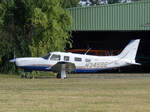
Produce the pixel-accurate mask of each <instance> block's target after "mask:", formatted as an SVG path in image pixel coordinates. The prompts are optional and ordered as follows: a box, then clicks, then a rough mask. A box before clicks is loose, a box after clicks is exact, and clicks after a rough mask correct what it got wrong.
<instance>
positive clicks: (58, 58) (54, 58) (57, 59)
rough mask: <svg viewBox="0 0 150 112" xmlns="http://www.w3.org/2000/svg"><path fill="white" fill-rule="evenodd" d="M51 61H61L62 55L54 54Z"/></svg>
mask: <svg viewBox="0 0 150 112" xmlns="http://www.w3.org/2000/svg"><path fill="white" fill-rule="evenodd" d="M50 60H53V61H59V60H60V55H56V54H53V55H52V56H51V59H50Z"/></svg>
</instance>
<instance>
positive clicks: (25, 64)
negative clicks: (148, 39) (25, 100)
mask: <svg viewBox="0 0 150 112" xmlns="http://www.w3.org/2000/svg"><path fill="white" fill-rule="evenodd" d="M139 43H140V39H136V40H132V41H131V42H130V43H129V44H128V45H127V46H126V47H125V48H124V49H123V51H122V52H121V53H120V54H119V55H117V56H92V55H86V54H76V53H66V52H50V53H48V54H47V55H46V56H43V57H35V58H32V57H25V58H15V59H12V60H10V62H15V64H16V66H18V67H20V68H22V69H24V75H23V76H24V77H25V76H26V74H25V73H26V72H31V71H32V70H39V71H53V72H56V73H58V74H57V78H62V79H64V78H66V77H67V75H66V74H67V73H69V72H98V71H101V70H104V69H112V68H117V67H123V66H128V65H140V63H136V61H135V57H136V54H137V50H138V46H139Z"/></svg>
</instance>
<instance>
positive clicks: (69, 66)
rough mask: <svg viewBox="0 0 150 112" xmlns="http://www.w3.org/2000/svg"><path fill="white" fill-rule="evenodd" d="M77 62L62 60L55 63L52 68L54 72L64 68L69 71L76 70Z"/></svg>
mask: <svg viewBox="0 0 150 112" xmlns="http://www.w3.org/2000/svg"><path fill="white" fill-rule="evenodd" d="M75 68H76V67H75V64H74V63H70V62H65V61H60V62H58V63H56V64H55V65H53V66H52V67H51V70H52V71H53V72H58V73H59V72H61V71H62V70H64V71H65V72H67V73H70V72H73V71H75Z"/></svg>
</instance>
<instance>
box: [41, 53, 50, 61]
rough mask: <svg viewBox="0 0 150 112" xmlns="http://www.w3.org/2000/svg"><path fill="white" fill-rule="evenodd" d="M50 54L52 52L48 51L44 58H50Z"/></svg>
mask: <svg viewBox="0 0 150 112" xmlns="http://www.w3.org/2000/svg"><path fill="white" fill-rule="evenodd" d="M50 55H51V54H50V53H48V54H46V55H45V56H43V57H42V58H44V59H47V60H48V59H49V57H50Z"/></svg>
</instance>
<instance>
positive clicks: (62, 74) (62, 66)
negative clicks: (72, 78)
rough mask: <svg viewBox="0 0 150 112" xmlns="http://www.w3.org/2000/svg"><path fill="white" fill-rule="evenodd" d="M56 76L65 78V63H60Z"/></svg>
mask: <svg viewBox="0 0 150 112" xmlns="http://www.w3.org/2000/svg"><path fill="white" fill-rule="evenodd" d="M57 78H58V79H66V78H67V74H66V65H65V64H62V65H61V71H60V72H58V74H57Z"/></svg>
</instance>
